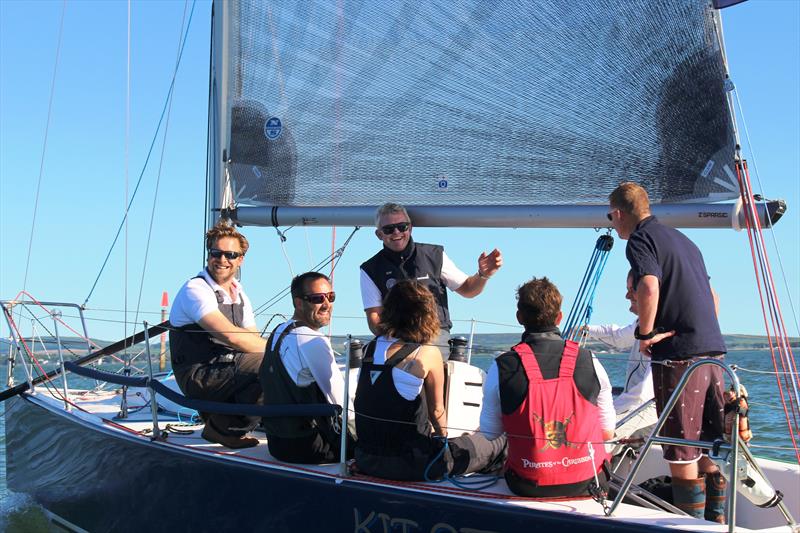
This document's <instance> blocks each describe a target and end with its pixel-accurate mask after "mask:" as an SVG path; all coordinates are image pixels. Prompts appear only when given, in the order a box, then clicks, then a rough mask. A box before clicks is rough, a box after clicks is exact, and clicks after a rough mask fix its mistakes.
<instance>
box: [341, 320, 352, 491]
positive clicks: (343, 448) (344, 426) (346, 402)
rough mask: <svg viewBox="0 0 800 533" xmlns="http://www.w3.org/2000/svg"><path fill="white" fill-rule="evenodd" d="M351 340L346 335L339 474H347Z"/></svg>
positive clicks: (349, 336) (350, 336) (350, 337)
mask: <svg viewBox="0 0 800 533" xmlns="http://www.w3.org/2000/svg"><path fill="white" fill-rule="evenodd" d="M352 341H353V336H352V335H350V334H348V335H347V348H346V349H345V358H344V405H343V406H342V423H341V429H342V435H341V440H340V443H339V446H340V449H339V463H340V464H341V465H340V467H339V468H340V474H341V475H342V476H347V422H348V418H349V414H350V349H351V348H350V343H351V342H352Z"/></svg>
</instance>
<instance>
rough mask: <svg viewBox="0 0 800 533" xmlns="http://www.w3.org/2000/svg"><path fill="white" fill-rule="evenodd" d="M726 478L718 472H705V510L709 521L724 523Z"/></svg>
mask: <svg viewBox="0 0 800 533" xmlns="http://www.w3.org/2000/svg"><path fill="white" fill-rule="evenodd" d="M726 488H728V480H726V479H725V476H723V475H722V474H721V473H720V472H713V473H711V472H708V473H706V512H705V515H706V516H705V518H706V520H708V521H709V522H716V523H718V524H724V523H725V489H726Z"/></svg>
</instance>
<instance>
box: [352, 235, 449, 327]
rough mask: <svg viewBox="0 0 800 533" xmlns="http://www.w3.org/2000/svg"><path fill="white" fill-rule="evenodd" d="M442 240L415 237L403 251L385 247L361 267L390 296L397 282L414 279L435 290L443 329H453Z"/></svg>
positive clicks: (383, 292)
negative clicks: (443, 268)
mask: <svg viewBox="0 0 800 533" xmlns="http://www.w3.org/2000/svg"><path fill="white" fill-rule="evenodd" d="M443 253H444V248H443V247H441V246H439V245H438V244H425V243H422V242H414V241H413V240H411V241H410V242H409V244H408V246H407V247H406V249H405V250H404V251H402V252H400V253H397V252H393V251H391V250H388V249H386V248H383V249H382V250H381V251H380V252H378V253H377V254H375V255H373V256H372V257H371V258H369V259H368V260H367V261H365V262H364V263H363V264H362V265H361V269H362V270H363V271H364V272H366V273H367V276H369V278H370V279H371V280H372V282H373V283H375V285H376V286H377V287H378V290H379V291H381V297H384V298H385V297H386V293H388V292H389V289H391V288H392V287H393V286H394V284H395V283H397V282H398V281H400V280H403V279H412V280H416V281H419V282H420V283H422V284H424V285H425V286H426V287H428V289H429V290H430V291H431V293H433V297H434V298H435V299H436V307H437V309H438V312H439V324H440V325H441V328H442V329H446V330H448V331H449V330H450V328H452V327H453V323H452V322H450V311H449V310H448V307H447V285H445V283H444V281H442V254H443Z"/></svg>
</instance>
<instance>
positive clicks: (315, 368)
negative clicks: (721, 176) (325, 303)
mask: <svg viewBox="0 0 800 533" xmlns="http://www.w3.org/2000/svg"><path fill="white" fill-rule="evenodd" d="M292 322H294V320H289V321H287V322H284V323H283V324H281V325H280V326H278V328H277V330H276V331H275V335H274V337H273V340H272V346H270V349H272V348H274V347H275V343H276V342H277V340H278V337H279V336H280V334H281V332H283V330H284V329H286V327H287V326H288V325H289V324H291V323H292ZM280 356H281V362H282V363H283V366H284V367H285V368H286V372H287V373H288V374H289V377H291V378H292V381H294V382H295V384H296V385H297V386H298V387H308V386H309V385H311V384H312V383H316V384H317V386H319V389H320V390H321V391H322V394H324V395H325V398H326V399H327V400H328V402H329V403H331V404H335V405H341V406H342V407H344V376H343V375H342V372H341V370H340V369H339V365H337V364H336V359H335V357H334V354H333V348H331V343H330V341H329V340H328V337H326V336H325V335H324V334H323V333H322V332H320V331H317V330H314V329H311V328H309V327H307V326H301V327H298V328H295V329H294V331H292V332H291V333H289V334H288V335H286V337H284V339H283V343H281V351H280ZM352 405H353V401H352V398H351V399H350V412H351V413H352V412H353V407H352Z"/></svg>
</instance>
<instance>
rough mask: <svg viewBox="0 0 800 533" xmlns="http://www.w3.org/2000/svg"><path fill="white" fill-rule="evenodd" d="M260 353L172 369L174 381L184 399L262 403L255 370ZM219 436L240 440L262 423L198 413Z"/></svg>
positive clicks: (254, 417) (251, 418) (259, 364)
mask: <svg viewBox="0 0 800 533" xmlns="http://www.w3.org/2000/svg"><path fill="white" fill-rule="evenodd" d="M262 359H264V354H263V353H237V354H236V355H235V356H234V358H233V361H232V362H230V363H207V364H206V363H200V364H196V365H191V366H189V367H185V368H177V369H175V381H177V383H178V386H179V387H180V389H181V391H182V392H183V394H184V395H186V397H187V398H195V399H198V400H208V401H212V402H224V403H243V404H261V403H263V395H264V393H263V391H262V389H261V383H260V382H259V380H258V369H259V367H260V366H261V360H262ZM200 414H201V416H202V417H203V419H204V420H205V421H206V424H211V426H212V427H213V428H214V429H215V430H217V431H218V432H219V433H221V434H222V435H232V436H236V437H240V436H242V435H244V434H245V433H247V432H248V431H251V430H252V429H254V428H255V427H256V425H258V423H259V422H260V421H261V418H260V417H257V416H241V415H220V414H210V413H200Z"/></svg>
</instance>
